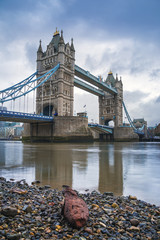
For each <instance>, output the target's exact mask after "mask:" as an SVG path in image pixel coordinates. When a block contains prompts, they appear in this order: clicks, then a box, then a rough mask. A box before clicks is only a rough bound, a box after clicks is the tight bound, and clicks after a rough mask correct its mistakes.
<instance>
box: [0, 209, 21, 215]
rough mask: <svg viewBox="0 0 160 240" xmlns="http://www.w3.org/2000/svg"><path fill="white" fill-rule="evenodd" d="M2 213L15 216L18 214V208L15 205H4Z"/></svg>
mask: <svg viewBox="0 0 160 240" xmlns="http://www.w3.org/2000/svg"><path fill="white" fill-rule="evenodd" d="M1 213H2V214H3V215H5V216H10V217H14V216H16V215H17V214H18V211H17V209H16V208H13V207H4V208H2V210H1Z"/></svg>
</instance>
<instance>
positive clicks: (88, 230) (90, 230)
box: [84, 227, 93, 234]
mask: <svg viewBox="0 0 160 240" xmlns="http://www.w3.org/2000/svg"><path fill="white" fill-rule="evenodd" d="M84 231H85V232H88V233H90V234H92V233H93V231H92V229H91V228H88V227H86V228H85V229H84Z"/></svg>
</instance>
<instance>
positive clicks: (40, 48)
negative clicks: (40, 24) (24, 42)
mask: <svg viewBox="0 0 160 240" xmlns="http://www.w3.org/2000/svg"><path fill="white" fill-rule="evenodd" d="M41 42H42V41H41V40H40V41H39V48H38V52H43V51H42V46H41Z"/></svg>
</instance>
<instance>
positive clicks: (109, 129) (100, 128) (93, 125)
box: [88, 123, 113, 134]
mask: <svg viewBox="0 0 160 240" xmlns="http://www.w3.org/2000/svg"><path fill="white" fill-rule="evenodd" d="M88 127H91V128H92V129H93V130H95V131H97V132H99V133H105V134H113V127H110V126H107V125H100V124H98V123H88Z"/></svg>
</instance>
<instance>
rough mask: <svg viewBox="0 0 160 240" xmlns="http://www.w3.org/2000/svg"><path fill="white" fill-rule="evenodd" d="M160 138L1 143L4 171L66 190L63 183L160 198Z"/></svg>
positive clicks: (82, 188) (0, 163) (0, 165)
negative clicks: (152, 139) (152, 140)
mask: <svg viewBox="0 0 160 240" xmlns="http://www.w3.org/2000/svg"><path fill="white" fill-rule="evenodd" d="M159 169H160V144H159V143H108V144H107V143H93V144H92V143H89V144H32V145H31V144H22V143H21V142H7V141H6V142H5V141H4V142H0V176H3V177H6V178H7V179H9V178H15V179H16V180H20V179H22V178H25V179H26V180H27V182H28V183H29V184H30V183H31V182H32V181H34V180H40V181H41V183H42V185H48V184H49V185H51V186H52V187H53V188H58V189H61V186H62V185H63V184H66V185H69V186H71V187H73V188H74V189H77V190H78V191H82V192H84V191H85V190H86V189H89V190H90V191H92V190H98V191H100V192H108V191H111V192H114V194H116V195H122V194H123V195H129V194H131V195H136V196H137V197H138V198H140V199H143V200H146V201H149V202H153V203H156V204H157V203H159V199H160V198H159V197H160V193H159V191H157V189H159V187H160V175H159Z"/></svg>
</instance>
